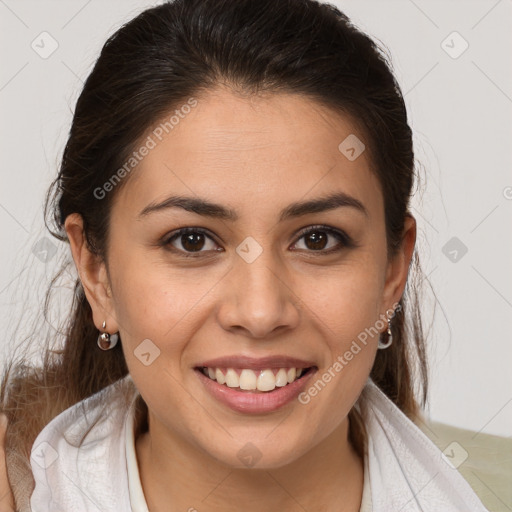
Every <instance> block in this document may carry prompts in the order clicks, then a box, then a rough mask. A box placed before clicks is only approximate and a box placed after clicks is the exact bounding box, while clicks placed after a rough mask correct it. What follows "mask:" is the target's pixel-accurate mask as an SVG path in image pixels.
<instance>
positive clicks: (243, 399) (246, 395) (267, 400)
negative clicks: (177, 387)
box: [195, 368, 316, 414]
mask: <svg viewBox="0 0 512 512" xmlns="http://www.w3.org/2000/svg"><path fill="white" fill-rule="evenodd" d="M195 372H196V373H197V374H198V376H199V378H200V380H201V382H202V383H203V384H204V386H205V387H206V390H207V391H208V392H209V393H210V394H211V395H212V396H213V397H214V398H216V399H217V400H218V401H219V402H222V403H223V404H225V405H227V406H228V407H230V408H231V409H233V410H234V411H237V412H243V413H247V414H261V413H265V412H272V411H275V410H277V409H279V408H280V407H283V406H284V405H286V404H288V403H290V402H291V401H292V400H294V399H295V398H297V396H298V395H299V394H300V393H301V392H302V390H303V389H304V388H305V387H306V386H307V384H308V382H309V380H310V379H311V377H312V376H313V375H314V374H315V373H316V368H312V369H311V370H310V371H309V372H308V373H307V374H306V375H304V377H302V378H300V379H298V380H295V381H293V382H292V383H291V384H287V385H286V386H283V387H279V388H275V389H274V390H273V391H266V392H263V393H251V392H250V391H237V390H236V388H230V387H228V386H225V385H224V384H219V383H218V382H217V381H216V380H212V379H210V378H209V377H207V376H206V375H205V374H204V373H203V372H202V371H201V370H198V369H195Z"/></svg>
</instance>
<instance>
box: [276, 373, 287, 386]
mask: <svg viewBox="0 0 512 512" xmlns="http://www.w3.org/2000/svg"><path fill="white" fill-rule="evenodd" d="M286 384H288V378H287V376H286V370H285V369H284V368H279V371H278V372H277V374H276V387H278V388H282V387H283V386H286Z"/></svg>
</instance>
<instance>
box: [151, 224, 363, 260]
mask: <svg viewBox="0 0 512 512" xmlns="http://www.w3.org/2000/svg"><path fill="white" fill-rule="evenodd" d="M315 231H322V232H325V233H328V234H329V235H332V236H333V237H334V238H336V239H337V240H338V241H339V242H341V245H339V244H338V245H337V246H335V247H331V248H330V249H320V250H317V251H315V250H306V252H311V253H318V254H319V255H320V256H327V255H330V254H332V253H335V252H339V251H341V250H343V249H351V248H355V247H357V244H356V243H355V242H354V241H353V240H352V238H351V237H350V236H348V235H347V234H346V233H345V232H344V231H341V230H338V229H334V228H331V227H328V226H323V225H315V226H310V227H308V228H306V229H304V230H302V231H300V232H299V233H298V235H297V236H298V238H297V240H296V241H295V242H294V244H293V245H295V244H296V243H297V242H298V241H299V240H300V239H301V238H303V237H304V236H306V235H308V234H310V233H311V232H315ZM190 233H200V234H203V235H205V236H207V237H208V238H210V239H212V240H213V238H212V237H211V236H210V235H209V234H208V231H206V230H205V229H202V228H193V227H187V228H181V229H178V230H177V231H174V232H173V233H171V235H170V236H167V237H165V238H164V239H163V240H162V242H161V245H162V246H164V247H166V248H167V249H168V250H171V251H172V252H176V253H179V255H180V256H183V257H184V258H199V257H201V256H200V254H201V253H202V252H208V251H197V252H195V253H193V252H186V251H182V250H181V249H176V248H175V247H173V246H172V245H171V244H172V242H173V241H174V240H175V239H177V238H178V237H180V236H181V235H187V234H190ZM213 241H214V242H215V240H213ZM215 243H216V242H215ZM301 250H302V249H301Z"/></svg>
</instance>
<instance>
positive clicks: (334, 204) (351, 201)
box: [138, 192, 368, 222]
mask: <svg viewBox="0 0 512 512" xmlns="http://www.w3.org/2000/svg"><path fill="white" fill-rule="evenodd" d="M340 207H349V208H353V209H355V210H356V211H359V212H361V213H363V214H364V215H365V216H366V217H368V211H367V209H366V208H365V206H364V205H363V203H361V201H359V200H358V199H356V198H355V197H352V196H350V195H348V194H346V193H345V192H336V193H333V194H329V195H327V196H324V197H319V198H317V199H313V200H310V201H302V202H296V203H292V204H290V205H288V206H287V207H286V208H284V209H283V210H281V212H280V214H279V222H283V221H285V220H288V219H292V218H296V217H302V216H304V215H308V214H311V213H320V212H325V211H329V210H334V209H336V208H340ZM169 208H182V209H184V210H186V211H188V212H192V213H196V214H198V215H202V216H204V217H211V218H215V219H221V220H229V221H236V220H238V218H239V217H238V214H237V212H236V211H235V210H233V209H231V208H227V207H225V206H222V205H220V204H217V203H212V202H210V201H208V200H206V199H202V198H198V197H188V196H170V197H168V198H167V199H164V200H163V201H161V202H159V203H154V202H153V203H150V204H149V205H147V206H146V207H145V208H144V209H143V210H142V211H141V212H140V213H139V215H138V218H139V219H141V218H143V217H145V216H147V215H149V214H150V213H154V212H159V211H163V210H167V209H169Z"/></svg>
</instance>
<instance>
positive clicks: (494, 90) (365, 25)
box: [0, 0, 512, 436]
mask: <svg viewBox="0 0 512 512" xmlns="http://www.w3.org/2000/svg"><path fill="white" fill-rule="evenodd" d="M332 3H334V4H335V5H337V6H338V7H340V8H341V9H342V10H343V11H344V12H346V13H347V14H348V15H349V17H351V18H352V20H353V21H354V23H355V24H356V25H358V26H359V27H360V28H362V29H363V30H365V31H366V32H368V33H369V34H370V35H371V36H372V37H374V38H376V39H378V40H380V41H382V42H383V43H384V44H385V45H386V46H387V47H388V48H389V50H390V53H391V55H392V58H393V64H394V67H395V73H396V75H397V77H398V80H399V83H400V84H401V87H402V89H403V92H404V94H405V99H406V102H407V106H408V109H409V115H410V122H411V126H412V128H413V131H414V132H415V145H416V146H415V150H416V155H417V159H418V162H419V164H420V172H421V173H422V176H424V179H425V184H424V185H423V190H420V192H419V193H418V195H417V196H416V197H415V199H414V203H413V213H414V214H415V216H416V219H417V221H418V225H419V234H418V247H419V250H420V255H421V258H422V264H423V268H424V270H425V273H426V275H428V276H429V277H428V279H429V280H430V282H431V283H432V286H433V288H434V290H435V293H436V295H437V298H438V300H439V304H440V305H439V306H438V308H437V313H436V316H435V318H434V322H433V328H432V332H431V333H430V337H429V351H430V365H431V370H430V377H431V390H430V408H429V411H430V413H431V416H432V418H433V419H435V420H438V421H443V422H447V423H451V424H453V425H456V426H459V427H465V428H469V429H472V430H475V431H482V432H487V433H492V434H500V435H507V436H509V435H511V433H512V378H511V373H512V372H511V371H510V366H511V363H512V344H511V341H512V340H511V335H510V330H511V328H512V322H511V320H512V265H511V262H512V236H511V234H512V230H511V227H512V223H511V220H512V174H511V168H512V167H511V159H512V154H511V151H510V146H511V143H512V129H511V125H512V123H511V112H512V70H511V64H510V63H511V62H512V60H511V50H512V41H511V39H512V36H511V34H512V30H511V27H512V24H511V21H512V2H511V0H499V1H495V0H485V1H484V0H480V1H472V2H471V1H454V0H452V1H446V0H444V1H428V2H427V1H420V0H415V1H412V0H396V1H389V0H387V1H383V0H378V1H362V0H358V1H357V2H356V1H352V2H348V1H347V2H339V1H338V2H332ZM151 5H156V3H155V2H153V3H151V2H145V1H142V0H130V1H126V0H124V1H111V0H110V1H100V0H89V1H84V0H80V1H75V0H68V1H66V2H64V1H43V0H37V1H23V0H20V1H14V0H0V52H1V66H0V111H1V123H0V130H1V132H0V144H1V156H2V158H1V164H0V168H1V182H0V183H1V187H0V228H1V237H2V238H1V265H0V329H1V331H0V332H2V344H3V346H2V350H3V351H4V352H5V350H8V349H9V348H10V345H11V343H12V342H11V341H10V340H11V337H10V336H9V333H10V332H12V329H13V327H14V326H15V325H16V322H18V321H19V319H20V312H21V311H22V310H25V311H27V315H25V319H24V320H23V323H22V325H21V328H22V331H23V330H26V331H27V332H29V331H30V328H29V320H32V318H35V316H36V315H37V314H38V305H39V304H41V302H42V298H43V294H44V291H45V288H46V285H47V284H48V278H49V277H50V276H51V273H52V272H53V269H54V268H55V267H56V266H57V265H58V264H59V263H60V261H61V258H62V257H64V256H65V254H64V253H62V251H60V249H59V251H58V253H57V254H56V255H55V256H53V257H51V256H52V253H51V247H52V246H51V245H48V246H45V245H44V243H45V242H40V240H41V239H42V238H43V237H44V236H45V233H44V229H43V224H42V204H43V198H44V193H45V191H46V188H47V186H48V184H49V183H50V181H51V179H52V178H53V177H54V175H55V174H56V172H57V165H58V161H59V158H60V156H61V154H62V150H63V147H64V143H65V140H66V136H67V132H68V129H69V126H70V121H71V112H72V110H73V108H74V103H75V101H76V99H77V97H78V93H79V90H80V88H81V82H82V80H83V79H84V78H85V77H86V76H87V74H88V72H89V71H90V69H91V67H92V65H93V63H94V60H95V59H96V57H97V55H98V53H99V50H100V48H101V46H102V44H103V43H104V42H105V40H106V38H107V36H108V35H110V34H111V33H112V32H113V31H115V30H116V29H117V28H118V27H119V26H120V25H121V24H122V23H123V22H125V21H127V20H128V19H130V18H131V17H133V16H134V15H135V14H136V13H138V12H139V11H140V10H142V9H143V8H145V7H148V6H151ZM44 31H46V32H48V33H49V34H51V37H52V38H54V39H55V40H56V41H57V43H58V48H57V49H56V51H55V52H54V53H53V54H52V55H50V56H49V57H48V58H46V59H43V58H41V56H40V55H39V54H38V53H36V51H34V50H33V49H32V47H31V44H32V42H33V41H35V43H34V44H39V47H42V45H43V43H41V38H42V37H46V38H47V39H45V46H44V48H45V49H46V50H48V49H49V48H50V39H48V36H40V34H41V33H42V32H44ZM454 31H456V32H457V33H458V35H457V34H455V35H453V34H452V33H453V32H454ZM443 41H444V43H443ZM464 41H466V42H467V44H469V46H468V48H467V50H466V51H464V52H463V53H462V54H460V55H459V53H460V52H461V50H462V49H463V48H464V46H465V44H466V43H465V42H464ZM39 51H43V49H42V48H41V49H40V50H39ZM450 53H451V55H450ZM454 57H456V58H454ZM453 237H456V240H455V241H452V242H450V243H449V244H448V245H446V244H447V243H448V242H449V241H450V240H451V239H452V238H453ZM52 240H53V239H52ZM41 243H43V245H40V244H41ZM52 243H54V242H52ZM36 244H39V245H36ZM54 244H56V243H54ZM452 244H455V245H452ZM461 244H464V246H465V247H467V253H465V254H463V251H461V247H462V245H461ZM60 245H63V244H60ZM34 246H36V247H37V249H36V250H34ZM443 248H444V249H443ZM45 249H46V250H48V249H50V252H49V253H47V261H46V262H44V261H41V259H40V258H42V257H43V256H42V251H44V250H45ZM443 251H444V252H443ZM454 251H456V252H454ZM43 259H44V258H43ZM454 260H455V261H454ZM63 297H64V298H63V299H62V300H63V302H64V303H65V301H66V297H65V295H63ZM431 302H432V300H431V299H426V300H425V305H424V310H425V319H426V320H427V323H428V319H429V318H430V316H431V315H430V311H431V307H432V304H431ZM27 317H28V319H27ZM52 321H53V320H52V319H50V322H52ZM427 327H428V326H427ZM35 355H37V354H35Z"/></svg>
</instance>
